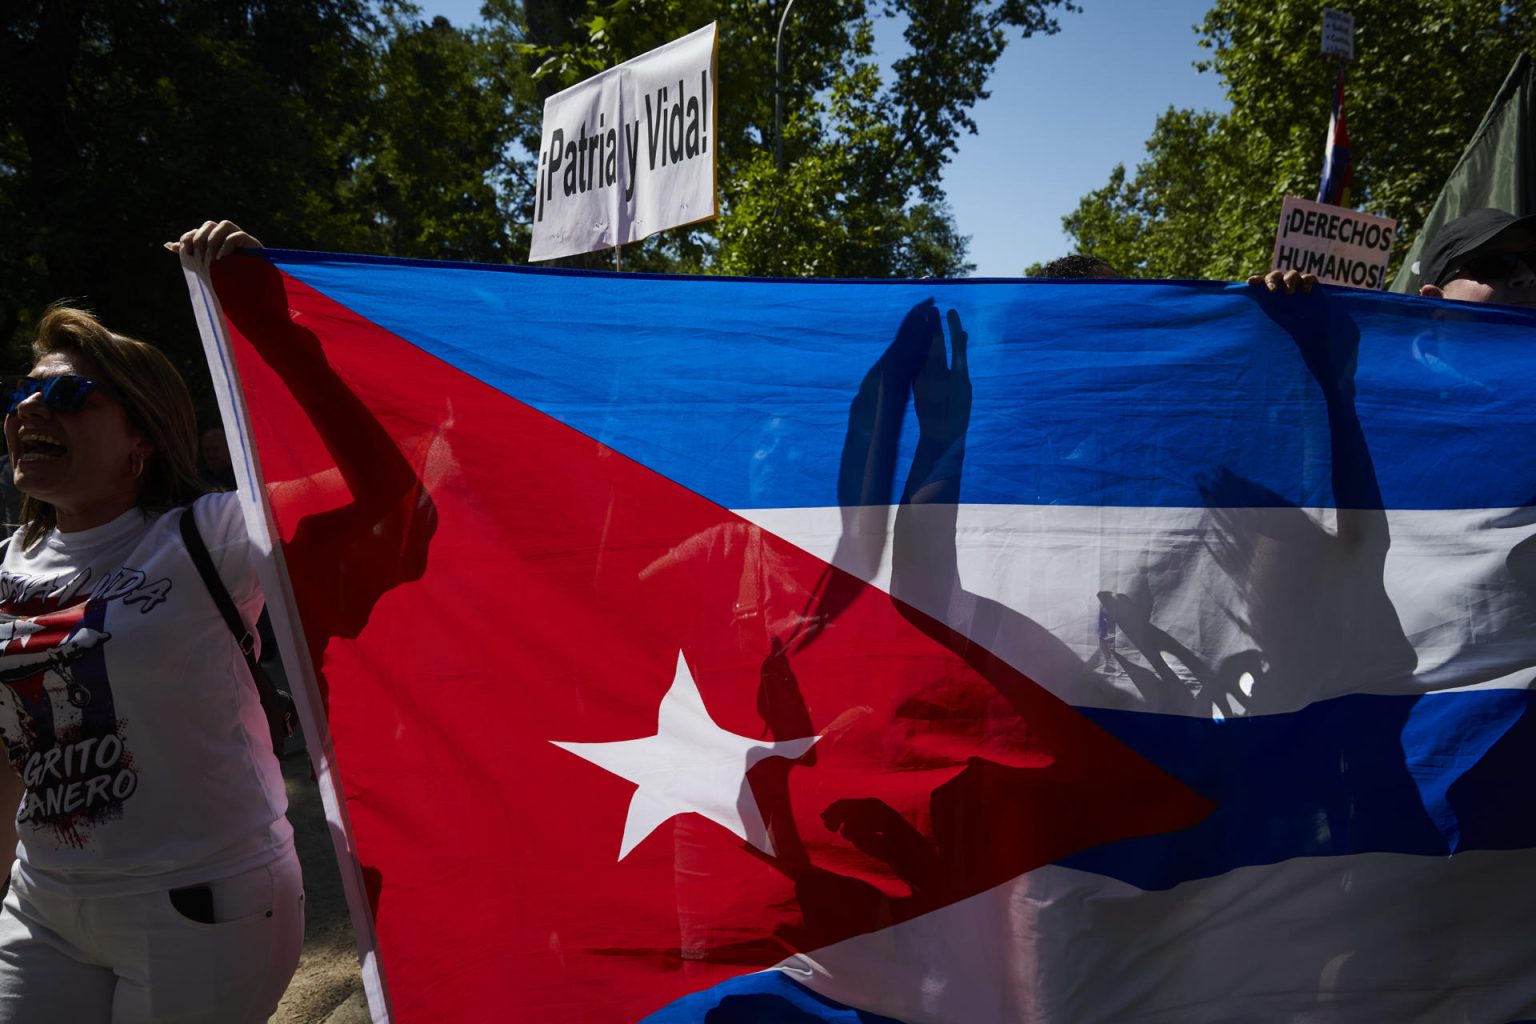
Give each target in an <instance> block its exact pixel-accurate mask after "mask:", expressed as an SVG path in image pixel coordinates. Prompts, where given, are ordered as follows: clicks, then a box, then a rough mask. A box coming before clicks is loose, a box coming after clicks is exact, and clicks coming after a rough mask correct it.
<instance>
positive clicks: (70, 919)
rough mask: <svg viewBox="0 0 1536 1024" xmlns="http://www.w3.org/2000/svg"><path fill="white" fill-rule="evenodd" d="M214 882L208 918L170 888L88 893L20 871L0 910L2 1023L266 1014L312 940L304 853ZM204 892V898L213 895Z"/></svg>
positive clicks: (233, 1021) (158, 1022) (195, 1023)
mask: <svg viewBox="0 0 1536 1024" xmlns="http://www.w3.org/2000/svg"><path fill="white" fill-rule="evenodd" d="M208 889H209V890H210V893H211V895H212V900H211V903H212V918H213V923H211V924H208V923H203V922H201V921H196V920H191V919H189V918H188V917H187V916H185V914H183V913H182V911H180V910H178V909H176V907H175V906H173V905H172V903H171V894H170V893H169V892H167V891H164V890H162V891H160V892H152V893H144V894H142V895H137V896H94V897H85V898H80V897H73V896H61V895H59V894H57V893H52V892H47V891H40V890H38V889H36V888H34V887H28V886H27V885H25V883H22V882H20V880H19V878H18V877H17V876H15V875H12V878H11V891H10V892H9V893H8V894H7V895H6V897H5V903H4V907H3V909H0V1024H42V1022H52V1021H57V1022H59V1024H66V1022H67V1024H75V1022H79V1024H149V1022H155V1024H173V1022H174V1024H247V1022H249V1024H262V1022H265V1021H266V1020H267V1018H268V1017H270V1016H271V1015H272V1013H273V1011H275V1010H276V1009H277V1002H278V1000H279V999H281V998H282V996H283V992H284V991H285V990H286V989H287V987H288V982H289V980H290V979H292V977H293V972H294V969H295V968H296V967H297V966H298V963H299V949H300V947H301V946H303V944H304V883H303V879H302V878H301V877H300V874H299V861H298V857H297V856H296V855H295V854H294V852H293V850H292V848H290V849H289V850H288V852H287V854H286V855H284V856H283V857H281V858H280V859H278V860H276V861H273V862H272V863H271V864H267V865H265V866H263V867H259V868H255V869H253V870H251V871H246V872H242V873H241V874H238V875H233V876H231V877H229V878H222V879H219V880H217V881H215V882H211V883H209V885H208ZM198 895H199V896H201V897H202V899H201V900H199V901H198V903H199V904H200V905H201V906H202V907H203V908H206V906H207V904H208V902H209V901H208V899H207V898H206V897H207V895H208V894H207V893H200V894H198ZM178 899H179V900H180V898H178ZM181 902H183V905H187V904H186V903H185V901H181ZM194 913H195V914H196V915H197V916H207V915H206V910H203V909H200V910H195V911H194Z"/></svg>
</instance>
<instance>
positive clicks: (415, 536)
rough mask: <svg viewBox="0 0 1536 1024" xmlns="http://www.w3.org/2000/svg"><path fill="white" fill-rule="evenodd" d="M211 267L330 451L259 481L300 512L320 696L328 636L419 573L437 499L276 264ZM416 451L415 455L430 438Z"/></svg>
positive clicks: (297, 548)
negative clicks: (299, 311) (311, 469)
mask: <svg viewBox="0 0 1536 1024" xmlns="http://www.w3.org/2000/svg"><path fill="white" fill-rule="evenodd" d="M211 272H212V275H213V280H214V284H215V286H216V288H217V291H218V294H219V297H220V301H221V304H222V306H223V309H224V313H225V316H226V317H227V319H228V321H229V325H230V327H231V328H232V329H233V330H234V331H236V332H238V333H239V334H240V335H241V336H243V337H244V338H245V339H246V340H247V341H248V342H249V343H250V344H251V346H252V348H254V349H255V351H256V352H257V354H258V355H259V356H260V357H261V359H262V361H263V362H264V363H265V364H266V365H267V366H268V367H269V368H270V369H271V370H272V371H273V372H274V373H276V374H277V375H278V376H279V377H280V378H282V380H283V381H284V382H285V384H286V385H287V387H288V389H289V391H290V392H291V394H292V395H293V399H294V401H295V402H296V403H297V405H298V407H299V408H300V409H301V410H302V412H303V413H304V415H305V416H306V417H307V418H308V421H309V423H310V424H311V425H312V426H313V428H314V430H315V433H316V434H317V435H318V437H319V439H320V441H321V442H322V443H323V445H324V447H325V450H326V452H328V453H329V455H330V458H331V461H332V464H331V466H330V467H327V468H324V469H323V470H321V471H319V472H316V473H314V474H311V475H310V476H307V477H305V478H302V479H292V480H276V481H268V482H267V483H268V493H269V495H270V496H271V499H272V501H273V502H274V504H277V503H282V504H285V505H288V506H290V507H292V508H294V509H297V510H299V513H300V516H299V518H298V519H297V525H296V526H295V527H294V529H293V531H292V536H291V537H287V538H285V539H284V543H283V548H284V557H285V560H286V563H287V566H288V571H289V575H290V579H291V580H292V583H293V589H294V599H295V602H296V603H297V605H298V608H299V610H300V612H301V614H302V616H303V620H304V634H305V640H306V641H307V643H308V646H309V655H310V659H311V663H312V664H313V665H314V668H315V675H316V681H317V683H318V685H319V688H320V695H321V699H322V700H323V701H326V700H327V696H328V687H327V684H326V679H325V671H324V657H323V655H324V652H325V648H326V645H327V643H328V642H329V641H330V640H331V638H333V637H339V638H346V639H350V638H355V637H356V636H357V635H358V634H359V633H360V632H362V630H363V628H364V627H365V626H366V625H367V624H368V621H369V616H370V615H371V613H372V611H373V607H374V605H375V604H376V603H377V602H378V600H379V599H380V598H381V597H383V596H384V595H385V594H386V593H388V592H389V591H390V590H392V589H393V588H395V587H397V586H399V585H400V584H402V583H406V582H409V581H412V580H416V579H419V578H420V577H421V575H422V572H423V571H424V569H425V566H426V557H427V549H428V546H429V545H430V543H431V540H432V536H433V534H434V533H435V531H436V529H437V511H436V507H435V505H434V504H433V501H432V498H431V495H430V494H429V493H428V491H427V487H426V485H425V484H424V483H423V481H422V479H421V477H420V475H419V474H418V472H417V468H416V466H414V465H413V464H412V462H411V461H410V460H408V459H407V458H406V456H405V455H404V454H403V453H402V451H401V448H400V446H398V445H397V444H396V443H395V441H394V439H393V438H391V437H390V435H389V434H388V432H386V430H385V429H384V427H383V426H382V425H381V424H380V423H379V421H378V419H377V417H376V416H375V415H374V414H373V412H372V411H370V410H369V408H368V407H367V406H366V405H365V404H364V403H363V402H362V401H361V400H360V399H359V398H358V396H357V394H355V393H354V391H353V388H352V385H351V384H349V382H348V381H346V380H343V379H342V377H341V376H340V375H339V374H338V373H337V371H336V370H335V369H333V368H332V366H331V365H330V363H329V362H328V361H327V358H326V355H325V353H324V351H323V350H322V347H321V344H320V340H319V339H318V338H317V337H316V336H315V334H314V332H312V331H310V330H309V329H308V328H307V327H305V326H304V325H303V322H302V321H301V320H299V319H296V318H294V317H292V316H290V314H289V302H288V296H287V294H286V293H285V291H284V284H283V276H282V275H281V274H280V273H279V272H278V270H277V269H276V268H275V267H273V266H272V265H271V264H270V263H268V262H267V261H266V260H265V259H263V258H261V257H260V256H254V255H247V254H240V256H239V257H238V258H235V259H225V260H220V261H218V262H216V263H214V264H213V266H212V268H211ZM414 455H415V456H416V460H417V461H418V462H424V461H425V460H427V459H428V458H429V457H430V455H431V451H430V446H424V447H423V450H422V451H419V452H416V453H414ZM327 703H328V701H327Z"/></svg>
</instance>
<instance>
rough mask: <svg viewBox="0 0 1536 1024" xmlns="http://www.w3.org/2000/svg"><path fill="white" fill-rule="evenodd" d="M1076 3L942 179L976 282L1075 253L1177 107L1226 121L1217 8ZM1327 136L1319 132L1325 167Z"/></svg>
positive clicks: (1178, 1) (455, 3)
mask: <svg viewBox="0 0 1536 1024" xmlns="http://www.w3.org/2000/svg"><path fill="white" fill-rule="evenodd" d="M418 3H419V6H420V7H421V8H422V11H423V13H424V14H425V15H426V16H427V17H429V18H430V17H432V16H434V15H438V14H441V15H443V16H444V17H446V18H447V19H448V20H449V21H451V22H453V23H454V24H455V25H461V26H465V25H470V24H473V23H474V22H476V21H478V20H479V10H480V0H431V2H422V0H418ZM1079 3H1080V5H1081V6H1082V7H1083V11H1082V12H1081V13H1077V14H1063V15H1061V16H1060V18H1059V20H1060V22H1061V32H1060V33H1058V34H1057V35H1054V36H1050V37H1043V36H1036V37H1034V38H1032V39H1027V40H1023V41H1019V40H1014V41H1013V42H1012V43H1011V44H1010V45H1009V47H1008V50H1007V52H1006V53H1005V54H1004V55H1003V58H1002V60H1000V61H999V62H998V64H997V67H996V68H995V69H994V70H993V75H992V80H991V83H990V88H991V90H992V97H991V99H989V100H987V101H985V102H984V103H982V104H980V105H979V106H978V107H977V108H976V110H975V111H974V114H973V116H974V117H975V120H976V126H977V132H978V133H977V134H976V135H971V136H966V137H964V138H963V139H962V140H961V143H960V151H959V153H957V154H956V155H955V158H954V161H953V162H952V163H951V164H950V166H949V169H948V171H947V173H946V174H945V176H944V185H945V189H946V191H947V192H948V193H949V202H950V208H951V211H952V212H953V214H954V217H955V222H956V224H957V225H958V226H959V229H960V232H961V233H962V234H965V235H969V236H970V238H971V250H970V259H971V262H972V263H975V264H976V271H975V272H976V274H977V275H978V276H982V277H1014V276H1017V275H1018V274H1019V273H1020V272H1021V271H1022V270H1023V269H1024V268H1025V267H1026V266H1028V265H1029V264H1031V263H1034V262H1037V261H1044V260H1049V259H1054V258H1055V257H1057V256H1061V255H1064V254H1066V253H1067V252H1069V251H1070V250H1071V244H1070V243H1069V242H1068V240H1067V238H1066V236H1065V235H1063V234H1062V232H1061V218H1062V217H1063V216H1064V215H1065V214H1068V213H1070V212H1071V211H1072V210H1073V209H1074V208H1075V207H1076V206H1077V202H1078V200H1079V199H1080V198H1081V197H1082V196H1083V195H1085V194H1086V193H1088V192H1090V191H1092V190H1093V189H1096V188H1098V187H1099V186H1101V185H1103V184H1104V182H1105V181H1106V180H1107V179H1108V178H1109V172H1110V170H1111V169H1112V168H1113V167H1114V166H1115V164H1117V163H1124V164H1125V165H1126V166H1127V167H1130V168H1134V167H1135V165H1136V164H1137V163H1138V162H1139V161H1140V160H1141V159H1142V157H1143V155H1144V153H1145V145H1146V140H1147V138H1148V137H1149V136H1150V135H1151V134H1152V126H1153V124H1154V122H1156V120H1157V116H1158V115H1159V114H1161V113H1162V112H1163V111H1165V110H1167V109H1168V108H1169V107H1170V106H1174V107H1193V108H1195V109H1197V110H1226V109H1227V102H1226V98H1225V96H1224V95H1223V94H1222V91H1221V85H1220V81H1219V80H1218V79H1217V78H1216V77H1215V76H1214V75H1212V74H1209V73H1206V74H1201V73H1199V72H1197V71H1196V70H1195V68H1194V62H1195V61H1196V60H1199V59H1200V58H1201V56H1202V55H1203V54H1204V52H1205V51H1202V50H1201V49H1200V47H1199V46H1198V45H1197V41H1196V40H1197V37H1196V35H1195V31H1194V27H1193V26H1195V25H1196V24H1197V23H1198V22H1200V21H1201V20H1202V19H1203V18H1204V16H1205V12H1206V10H1207V9H1208V8H1209V7H1210V5H1211V4H1210V0H1079ZM790 17H794V15H793V14H791V15H790ZM880 35H881V37H882V38H883V37H885V36H886V35H894V33H893V32H882V33H880ZM896 41H898V42H899V40H896ZM1325 128H1326V126H1325V125H1319V126H1318V154H1319V157H1318V158H1319V165H1321V158H1322V157H1321V154H1322V142H1323V134H1324V131H1325Z"/></svg>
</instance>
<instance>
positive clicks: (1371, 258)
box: [1269, 196, 1397, 288]
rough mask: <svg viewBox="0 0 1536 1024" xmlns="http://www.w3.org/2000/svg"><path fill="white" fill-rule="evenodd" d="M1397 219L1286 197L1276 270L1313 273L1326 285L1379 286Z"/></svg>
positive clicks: (1273, 264) (1272, 264)
mask: <svg viewBox="0 0 1536 1024" xmlns="http://www.w3.org/2000/svg"><path fill="white" fill-rule="evenodd" d="M1396 237H1397V221H1395V220H1392V219H1390V218H1388V217H1376V216H1373V215H1372V214H1369V213H1360V212H1359V211H1357V210H1346V209H1344V208H1343V207H1339V206H1327V205H1325V204H1323V203H1314V202H1312V201H1311V200H1309V199H1299V198H1297V197H1296V196H1286V197H1285V205H1284V206H1282V207H1281V208H1280V230H1279V231H1278V232H1276V234H1275V251H1274V255H1273V257H1272V258H1271V259H1270V263H1269V266H1270V269H1271V270H1300V271H1302V272H1303V273H1313V274H1316V275H1317V279H1318V280H1319V281H1322V282H1323V283H1325V284H1343V285H1349V286H1350V287H1352V288H1380V287H1382V285H1383V284H1385V282H1386V275H1387V259H1388V257H1390V256H1391V255H1392V242H1393V240H1394V239H1395V238H1396Z"/></svg>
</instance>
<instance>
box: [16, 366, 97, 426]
mask: <svg viewBox="0 0 1536 1024" xmlns="http://www.w3.org/2000/svg"><path fill="white" fill-rule="evenodd" d="M101 386H102V385H101V384H100V383H99V382H97V381H95V380H92V379H91V378H90V377H80V376H77V375H75V374H73V373H61V374H59V375H58V376H54V377H12V378H10V379H9V380H7V381H6V394H8V395H10V398H9V400H8V401H7V403H6V407H5V414H6V415H7V416H9V415H11V414H12V413H14V412H15V411H16V408H17V407H18V406H19V405H21V403H22V402H25V401H26V400H27V399H29V398H31V397H32V396H33V395H42V396H43V404H44V405H46V406H48V408H50V409H52V410H53V411H54V412H78V411H80V409H81V408H82V407H83V406H84V405H85V402H86V399H88V398H90V397H91V392H93V391H95V390H96V389H97V388H98V387H101Z"/></svg>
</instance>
